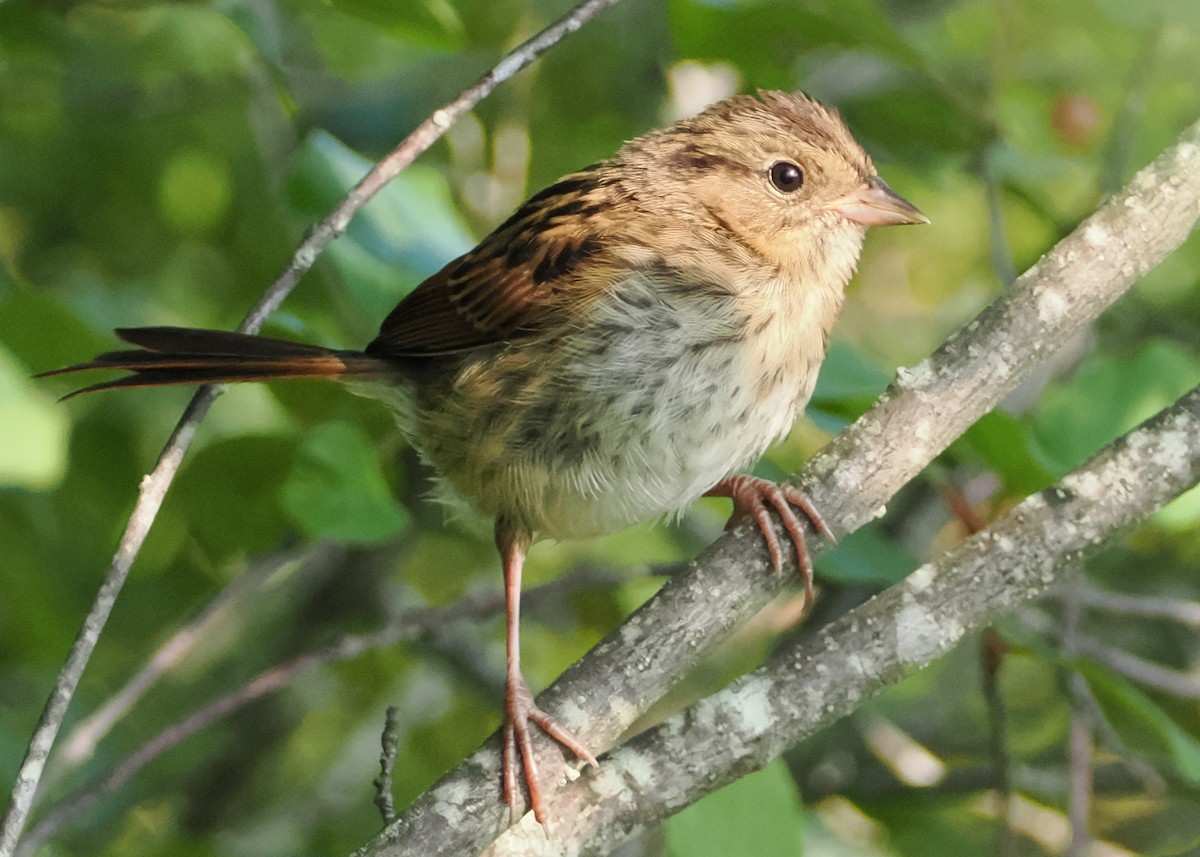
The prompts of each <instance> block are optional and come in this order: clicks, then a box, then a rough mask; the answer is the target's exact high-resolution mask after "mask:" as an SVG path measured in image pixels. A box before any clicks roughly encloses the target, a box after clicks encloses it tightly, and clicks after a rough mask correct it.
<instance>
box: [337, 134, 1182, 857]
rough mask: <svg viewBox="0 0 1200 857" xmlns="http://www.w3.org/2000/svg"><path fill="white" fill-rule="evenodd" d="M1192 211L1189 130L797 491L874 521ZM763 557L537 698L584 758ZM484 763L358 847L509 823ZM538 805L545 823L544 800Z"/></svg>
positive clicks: (743, 540) (713, 623)
mask: <svg viewBox="0 0 1200 857" xmlns="http://www.w3.org/2000/svg"><path fill="white" fill-rule="evenodd" d="M1198 217H1200V123H1197V124H1195V125H1193V126H1192V127H1190V128H1189V129H1188V130H1187V131H1186V132H1185V133H1184V134H1183V135H1182V137H1181V138H1180V140H1179V142H1177V143H1176V144H1175V145H1174V146H1172V147H1171V148H1169V149H1167V150H1166V151H1165V152H1163V154H1162V155H1160V156H1159V157H1158V159H1156V160H1155V161H1154V163H1152V164H1150V165H1149V166H1147V167H1146V168H1144V169H1143V170H1141V171H1140V172H1139V173H1138V174H1137V175H1136V176H1134V178H1133V180H1132V181H1131V182H1130V183H1129V184H1128V185H1127V186H1126V187H1125V189H1124V190H1123V191H1122V192H1121V193H1120V194H1118V195H1117V196H1115V197H1113V198H1112V199H1111V200H1109V201H1108V202H1107V203H1106V204H1105V205H1103V206H1102V207H1101V208H1100V209H1099V210H1098V211H1096V212H1095V213H1094V214H1093V215H1092V216H1091V217H1089V218H1088V219H1087V220H1085V221H1084V222H1083V223H1082V224H1081V225H1080V226H1079V228H1077V229H1076V230H1075V231H1074V232H1072V233H1071V234H1070V235H1068V236H1067V237H1066V238H1064V239H1063V240H1062V241H1060V242H1059V243H1058V245H1057V246H1055V247H1054V249H1053V250H1051V251H1050V253H1048V254H1047V255H1046V256H1044V257H1043V258H1042V259H1041V260H1039V261H1038V263H1037V264H1036V265H1034V266H1033V267H1032V268H1030V269H1029V270H1028V271H1026V272H1025V273H1024V274H1023V275H1022V276H1021V277H1020V278H1018V280H1017V282H1016V283H1015V284H1014V285H1013V288H1012V289H1010V290H1009V291H1007V292H1006V293H1005V294H1004V295H1003V296H1002V297H1000V298H999V299H998V300H997V301H996V302H995V303H993V304H992V305H991V306H989V307H988V308H987V309H985V310H984V311H983V312H982V313H981V314H980V315H979V316H978V317H977V318H976V319H975V320H974V321H972V322H971V323H970V324H968V325H967V326H965V327H964V328H963V329H961V330H960V331H958V333H956V334H955V335H954V336H953V337H951V338H950V339H949V340H948V341H947V342H946V343H945V344H944V345H943V346H942V347H941V348H939V349H938V350H937V351H936V352H935V353H934V354H933V355H931V356H930V357H929V358H928V359H926V360H925V361H923V362H922V363H920V364H919V365H917V366H916V367H914V368H912V369H908V370H901V371H900V372H899V373H898V374H897V378H896V381H895V382H894V383H893V384H892V386H891V387H890V388H889V389H888V391H887V392H885V393H884V395H883V396H882V397H881V398H880V400H879V401H878V402H877V403H876V404H875V406H874V407H873V408H872V409H871V410H870V411H869V412H868V413H867V414H865V415H864V416H863V417H862V418H860V419H859V420H858V421H857V422H855V424H854V425H852V426H851V427H850V428H848V429H847V430H846V431H845V432H843V433H842V434H841V435H840V436H839V437H837V438H836V439H835V440H834V441H833V442H832V443H831V444H830V445H829V446H828V447H827V448H826V449H824V450H823V451H822V452H821V453H819V454H818V455H817V456H816V457H815V458H814V459H813V460H812V461H811V462H810V463H809V465H808V466H807V467H806V468H805V469H804V471H803V473H802V474H801V475H800V477H799V479H798V483H797V484H799V485H801V487H803V488H804V489H805V491H806V492H807V493H808V495H809V496H810V497H811V498H812V499H813V501H814V502H815V504H816V505H817V507H818V508H820V509H821V510H822V512H823V513H824V514H825V516H826V518H827V520H828V521H829V524H830V527H831V528H832V529H833V531H834V532H835V533H836V534H844V533H848V532H852V531H853V530H855V529H857V528H858V527H860V526H862V525H863V524H864V523H866V522H867V521H869V520H871V519H872V518H874V517H876V516H878V515H879V514H881V512H882V510H883V508H884V507H885V505H886V504H887V503H888V502H889V501H890V500H891V498H892V497H893V496H894V495H895V493H896V492H897V491H898V490H899V489H900V487H901V486H903V485H904V484H905V483H906V482H908V481H909V480H910V479H912V477H913V476H915V475H916V474H917V473H919V472H920V471H921V469H922V468H924V467H925V466H926V465H927V464H928V463H929V462H930V461H932V460H933V458H934V457H935V456H937V455H938V454H939V453H940V452H941V451H942V450H944V449H945V448H946V447H947V446H948V445H949V444H950V443H951V442H953V441H954V440H955V439H956V438H957V437H958V436H959V435H961V434H962V433H963V432H964V431H965V430H966V429H967V428H968V427H969V426H970V425H971V424H973V423H974V422H975V421H976V420H978V419H979V418H980V417H981V416H983V415H984V414H985V413H987V412H988V411H989V410H991V409H992V408H993V407H995V406H996V405H997V404H998V403H999V401H1000V400H1001V399H1002V398H1003V397H1004V396H1005V394H1007V393H1008V392H1009V391H1010V390H1012V389H1013V388H1014V387H1015V386H1016V385H1017V384H1018V383H1020V381H1021V380H1022V379H1024V378H1025V377H1027V376H1028V375H1029V373H1030V372H1031V371H1032V370H1033V368H1034V367H1035V366H1037V365H1038V363H1039V362H1041V361H1042V360H1044V359H1046V358H1047V357H1048V356H1049V355H1051V354H1052V353H1053V352H1054V351H1055V350H1056V349H1057V348H1058V346H1059V345H1060V344H1061V343H1063V342H1065V341H1067V339H1068V338H1069V337H1070V336H1071V334H1072V333H1074V332H1076V331H1078V330H1079V329H1081V328H1083V327H1085V326H1086V325H1088V324H1090V323H1091V322H1092V321H1093V320H1094V319H1095V318H1096V317H1097V316H1098V315H1099V314H1100V313H1101V312H1102V311H1103V310H1104V309H1105V308H1107V307H1109V306H1111V305H1112V304H1113V303H1114V302H1115V301H1116V300H1117V298H1119V297H1120V296H1121V295H1122V294H1124V293H1125V291H1126V290H1127V289H1128V288H1129V287H1130V286H1131V285H1132V284H1133V283H1134V282H1135V281H1136V280H1137V278H1138V277H1140V276H1141V275H1142V274H1144V273H1145V272H1146V271H1148V270H1150V269H1151V268H1153V267H1154V266H1155V265H1157V264H1158V263H1159V262H1160V261H1162V259H1163V258H1164V257H1165V256H1166V255H1167V254H1168V253H1170V252H1171V251H1172V250H1173V249H1175V248H1176V247H1177V246H1179V244H1181V243H1182V242H1183V241H1184V239H1185V238H1186V237H1187V236H1188V234H1189V233H1190V232H1191V230H1192V228H1193V227H1194V225H1195V223H1196V220H1197V218H1198ZM813 547H814V549H815V550H816V551H817V552H820V551H821V550H822V549H824V548H825V547H826V545H824V544H822V543H821V542H820V541H814V542H813ZM766 564H767V559H766V555H765V552H764V550H763V548H762V539H761V536H760V535H758V534H757V533H756V532H754V531H752V530H751V529H750V528H748V527H742V528H740V529H738V530H735V531H733V532H731V533H729V534H727V535H726V536H725V537H723V538H722V539H720V540H719V541H718V542H717V543H716V544H715V545H713V547H712V548H711V549H709V550H708V551H707V552H706V553H705V554H704V555H703V556H701V557H700V559H698V560H697V561H696V562H695V563H694V565H693V567H692V568H691V569H690V570H689V572H688V573H687V574H684V575H680V576H678V577H676V578H674V579H672V580H670V581H669V582H668V583H667V584H666V585H665V586H664V587H663V589H662V590H661V591H660V592H659V593H658V594H657V595H656V596H655V597H654V598H653V599H651V600H650V601H649V602H648V603H647V604H646V605H644V606H643V607H642V608H641V609H640V610H638V612H637V613H635V614H634V615H633V616H631V617H630V618H629V619H628V620H627V621H626V622H625V624H624V625H622V626H621V627H620V628H619V629H618V630H617V631H615V632H614V633H612V634H611V635H609V636H608V637H607V638H606V639H605V640H604V641H603V642H601V643H600V644H599V645H598V646H597V647H596V648H595V649H593V650H592V651H591V652H589V653H588V654H587V655H586V656H585V657H584V658H583V659H581V660H580V661H579V662H578V663H577V664H575V665H574V666H572V667H571V668H570V669H569V670H568V671H567V672H566V673H565V674H564V675H563V677H562V678H561V679H560V680H559V681H558V682H557V683H556V684H555V685H554V686H553V687H552V688H550V689H549V690H548V691H547V692H546V693H545V694H544V696H543V698H542V699H541V700H540V704H541V705H542V706H543V707H545V708H546V709H547V710H550V711H554V712H555V713H556V714H557V715H558V716H559V717H560V718H561V719H562V720H563V721H564V722H565V723H566V724H567V725H568V726H569V727H570V728H571V729H572V731H574V732H575V733H576V734H577V735H579V736H580V737H581V738H582V739H583V740H584V741H585V742H586V743H587V744H588V745H589V746H590V747H592V748H593V749H594V750H597V751H599V750H603V749H605V748H608V747H611V746H612V745H613V743H614V742H615V741H616V740H617V738H618V737H619V736H620V734H621V733H622V732H623V731H624V730H625V729H627V728H628V727H629V726H630V725H631V724H632V723H633V722H634V721H635V720H636V719H637V718H638V717H639V716H640V715H641V714H642V713H643V712H645V711H646V710H647V709H648V708H649V706H650V705H651V704H653V703H654V702H655V701H656V700H658V699H659V698H661V696H662V695H663V694H664V693H665V692H666V690H667V688H669V687H670V686H671V685H672V684H674V683H675V682H676V681H678V680H679V679H680V678H681V677H682V676H684V675H686V674H687V673H688V671H689V670H690V669H691V668H692V667H693V666H694V665H695V664H696V663H697V662H698V661H699V660H700V659H701V658H702V657H703V656H704V654H705V653H706V652H708V651H709V650H711V648H712V647H713V646H715V645H716V644H718V643H719V642H721V641H722V640H724V639H725V638H726V637H727V636H728V635H729V634H730V633H731V632H732V630H733V629H735V628H736V627H738V626H739V625H740V624H742V623H743V622H745V621H746V619H748V618H749V617H750V616H751V615H752V614H753V613H754V612H755V611H757V610H758V609H759V608H760V607H762V606H763V605H764V604H765V603H766V602H767V600H768V599H770V598H771V596H772V595H773V594H774V593H775V592H776V591H777V589H778V587H779V586H780V585H781V583H780V582H779V580H778V578H776V577H774V576H772V575H770V574H765V573H764V572H763V569H764V567H765V566H766ZM539 763H540V768H541V770H543V771H545V772H551V771H554V770H560V771H561V770H564V761H563V757H562V756H561V754H559V753H557V751H555V750H553V749H552V748H549V747H547V748H545V755H544V756H543V757H542V758H540V760H539ZM498 765H499V752H498V744H497V742H496V739H495V737H494V736H493V738H492V739H490V740H489V741H488V742H487V743H486V744H485V745H484V747H483V748H482V749H480V750H479V751H478V752H477V753H475V754H474V755H473V756H471V757H470V758H469V759H467V760H466V761H465V762H464V763H463V764H462V765H460V766H459V767H458V768H457V769H456V770H455V771H453V772H451V773H450V774H448V775H447V776H446V777H445V778H443V779H442V780H441V781H440V782H439V783H437V784H436V785H435V786H434V787H433V788H432V789H430V790H429V791H428V792H427V793H426V794H424V795H422V797H421V798H419V799H418V800H417V801H416V802H415V803H414V804H413V805H412V806H411V807H410V808H409V809H408V810H407V811H406V812H404V813H402V814H401V815H400V817H399V818H398V819H397V821H396V822H395V823H394V824H392V825H391V826H390V827H389V828H388V829H387V830H385V831H384V832H383V833H382V834H380V836H379V837H377V838H376V839H375V840H374V841H373V842H371V843H370V844H368V845H367V846H365V847H364V848H363V849H362V850H361V851H360V853H362V854H371V855H389V857H396V855H421V857H437V856H438V855H445V857H451V855H461V854H475V853H478V852H479V851H480V850H482V849H483V848H484V847H485V846H486V845H487V844H488V843H489V842H491V841H492V839H493V838H494V837H495V836H496V835H498V834H499V833H500V832H501V831H502V830H503V829H504V827H505V826H506V823H507V810H506V809H505V808H503V807H502V806H501V805H500V803H499V802H498V800H497V797H496V796H497V793H498V792H497V784H496V780H495V776H494V772H495V771H496V770H497V768H498ZM631 799H632V798H631ZM548 803H549V807H550V812H551V814H554V813H555V812H556V810H555V806H556V800H555V797H554V796H553V795H552V796H551V797H550V800H549V801H548Z"/></svg>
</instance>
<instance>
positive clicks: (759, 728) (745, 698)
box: [733, 680, 775, 735]
mask: <svg viewBox="0 0 1200 857" xmlns="http://www.w3.org/2000/svg"><path fill="white" fill-rule="evenodd" d="M733 698H734V700H735V704H736V707H737V712H738V718H739V719H740V720H741V721H742V722H743V723H745V725H746V731H747V732H748V733H749V734H751V735H763V734H766V733H767V732H769V731H770V730H771V728H772V726H774V724H775V714H774V712H773V711H772V710H771V700H770V699H769V698H768V697H767V683H766V682H765V681H755V680H749V681H747V682H746V683H745V684H743V685H741V686H740V687H737V688H734V690H733Z"/></svg>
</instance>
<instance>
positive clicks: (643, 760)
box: [614, 750, 657, 785]
mask: <svg viewBox="0 0 1200 857" xmlns="http://www.w3.org/2000/svg"><path fill="white" fill-rule="evenodd" d="M614 761H617V762H618V765H619V767H620V769H621V772H622V773H624V774H625V777H626V779H631V780H633V781H634V782H635V783H637V784H638V785H645V784H648V783H652V782H654V777H655V771H656V770H657V766H656V765H655V763H654V760H653V759H651V758H649V757H648V756H646V755H645V754H644V753H639V752H636V751H630V750H622V751H621V752H620V753H619V754H618V756H617V759H615V760H614Z"/></svg>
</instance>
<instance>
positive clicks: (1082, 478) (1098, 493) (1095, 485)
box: [1063, 473, 1110, 501]
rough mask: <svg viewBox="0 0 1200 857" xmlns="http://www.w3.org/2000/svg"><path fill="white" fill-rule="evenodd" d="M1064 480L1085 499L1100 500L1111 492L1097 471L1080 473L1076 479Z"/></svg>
mask: <svg viewBox="0 0 1200 857" xmlns="http://www.w3.org/2000/svg"><path fill="white" fill-rule="evenodd" d="M1063 482H1064V483H1065V484H1067V486H1068V487H1069V488H1070V489H1071V490H1072V491H1074V492H1075V493H1076V494H1077V495H1078V496H1079V497H1081V498H1083V499H1084V500H1092V501H1096V500H1100V499H1101V498H1103V497H1104V496H1105V495H1106V494H1108V493H1110V489H1109V487H1108V486H1106V485H1105V484H1104V481H1103V480H1102V479H1100V477H1098V476H1097V475H1096V474H1095V473H1080V474H1079V475H1078V476H1076V477H1075V478H1074V479H1070V480H1069V481H1068V480H1067V479H1064V480H1063Z"/></svg>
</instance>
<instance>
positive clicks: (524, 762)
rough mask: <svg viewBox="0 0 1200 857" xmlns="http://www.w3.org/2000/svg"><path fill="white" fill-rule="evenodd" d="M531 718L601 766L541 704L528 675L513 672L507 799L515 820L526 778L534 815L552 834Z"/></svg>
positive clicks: (507, 718)
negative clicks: (539, 778)
mask: <svg viewBox="0 0 1200 857" xmlns="http://www.w3.org/2000/svg"><path fill="white" fill-rule="evenodd" d="M530 721H532V722H534V723H536V724H537V725H538V726H540V727H541V728H542V731H543V732H545V733H546V734H547V735H549V736H550V737H551V738H553V739H554V740H555V741H557V742H558V743H559V744H562V745H563V746H564V747H566V748H567V749H568V750H570V751H571V752H572V753H574V754H575V755H576V756H578V757H579V758H580V759H583V761H585V762H587V763H588V764H589V765H591V766H592V767H593V768H594V767H597V766H598V763H597V762H596V757H595V756H593V755H592V753H591V751H590V750H588V748H587V747H585V746H584V745H583V742H582V741H580V740H579V739H578V738H576V737H575V736H574V735H572V734H571V733H570V732H569V731H567V730H566V729H565V728H563V727H562V726H561V725H560V724H559V723H558V721H556V720H555V719H554V718H553V717H552V716H551V715H550V714H549V713H547V712H546V711H543V710H542V709H540V708H538V707H537V704H536V703H535V702H534V700H533V694H532V693H531V692H530V691H529V685H527V684H526V683H525V679H524V677H523V676H522V675H521V674H520V673H510V674H509V676H508V680H507V682H506V683H505V691H504V736H503V738H504V758H503V763H502V767H503V774H504V785H503V795H504V801H505V803H507V804H508V808H509V812H510V815H511V818H512V820H514V821H515V820H516V818H517V816H518V813H519V811H520V807H519V805H518V804H519V801H520V794H521V782H520V781H521V778H522V777H524V780H525V787H526V788H527V789H528V791H529V804H530V806H531V807H532V808H533V817H534V818H536V819H537V822H538V824H540V825H541V826H542V829H544V830H545V831H546V835H547V836H549V835H550V824H549V820H548V816H547V815H546V807H545V802H544V801H543V799H542V788H541V785H540V783H539V781H538V770H537V761H536V760H535V759H534V756H533V740H532V736H531V735H530V731H529V723H530Z"/></svg>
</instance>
